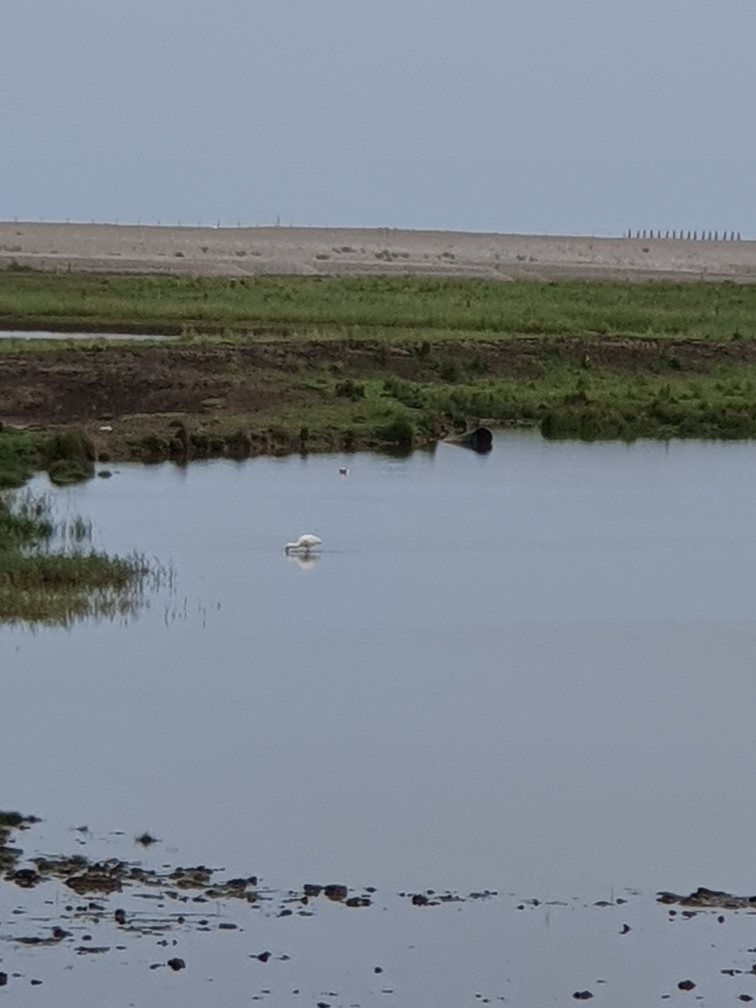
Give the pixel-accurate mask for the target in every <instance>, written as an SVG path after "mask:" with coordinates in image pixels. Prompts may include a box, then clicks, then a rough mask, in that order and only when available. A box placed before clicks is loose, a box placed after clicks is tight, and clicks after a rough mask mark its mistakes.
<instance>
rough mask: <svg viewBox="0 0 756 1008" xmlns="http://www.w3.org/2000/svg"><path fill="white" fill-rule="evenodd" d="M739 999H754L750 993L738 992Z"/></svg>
mask: <svg viewBox="0 0 756 1008" xmlns="http://www.w3.org/2000/svg"><path fill="white" fill-rule="evenodd" d="M738 1001H753V998H752V997H751V995H750V994H738Z"/></svg>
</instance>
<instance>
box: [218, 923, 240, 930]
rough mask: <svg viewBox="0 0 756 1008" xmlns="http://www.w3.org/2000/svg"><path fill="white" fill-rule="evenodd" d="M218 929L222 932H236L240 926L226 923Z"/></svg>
mask: <svg viewBox="0 0 756 1008" xmlns="http://www.w3.org/2000/svg"><path fill="white" fill-rule="evenodd" d="M218 927H219V929H220V930H221V931H235V930H236V929H237V927H238V924H231V923H226V922H224V923H222V924H219V925H218Z"/></svg>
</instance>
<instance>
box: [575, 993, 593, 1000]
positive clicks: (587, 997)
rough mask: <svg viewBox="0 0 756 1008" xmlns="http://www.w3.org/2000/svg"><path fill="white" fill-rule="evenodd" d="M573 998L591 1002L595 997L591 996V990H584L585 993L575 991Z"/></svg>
mask: <svg viewBox="0 0 756 1008" xmlns="http://www.w3.org/2000/svg"><path fill="white" fill-rule="evenodd" d="M572 996H573V997H574V998H575V1000H576V1001H590V1000H591V998H592V997H593V994H591V992H590V991H589V990H584V991H575V993H574V994H573V995H572Z"/></svg>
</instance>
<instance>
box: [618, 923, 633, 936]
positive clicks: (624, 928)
mask: <svg viewBox="0 0 756 1008" xmlns="http://www.w3.org/2000/svg"><path fill="white" fill-rule="evenodd" d="M631 930H632V929H631V927H630V925H629V924H623V925H622V930H621V931H620V934H628V933H629V932H630V931H631Z"/></svg>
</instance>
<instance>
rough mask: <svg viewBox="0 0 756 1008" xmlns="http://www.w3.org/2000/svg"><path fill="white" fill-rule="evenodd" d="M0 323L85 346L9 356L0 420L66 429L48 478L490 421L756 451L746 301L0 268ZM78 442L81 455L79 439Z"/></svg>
mask: <svg viewBox="0 0 756 1008" xmlns="http://www.w3.org/2000/svg"><path fill="white" fill-rule="evenodd" d="M0 325H2V326H5V327H6V328H16V329H18V328H21V329H23V328H24V327H27V328H35V329H39V328H40V327H44V326H46V327H49V328H50V329H53V330H59V331H61V330H62V331H65V330H69V331H73V330H76V331H78V332H81V331H82V330H84V331H87V330H90V331H91V332H92V339H91V341H90V342H89V343H87V342H86V341H85V342H84V343H82V342H81V341H77V342H76V343H74V342H73V341H71V343H70V345H68V346H64V347H63V348H62V347H61V342H60V340H55V341H50V342H49V343H47V344H45V343H44V342H35V345H34V346H33V347H30V346H29V345H28V343H27V344H26V345H21V344H22V341H11V340H9V341H0V393H2V396H3V403H4V407H3V409H4V417H5V419H11V420H13V421H14V422H18V421H21V422H24V423H28V422H33V423H35V424H39V425H42V426H52V425H54V426H55V428H56V429H57V430H58V432H59V436H58V438H57V440H50V439H49V438H48V439H47V441H46V442H45V444H46V445H47V448H46V449H45V450H46V451H48V453H49V456H50V461H49V462H45V463H44V464H45V467H46V468H48V471H49V472H50V475H51V478H53V479H55V480H56V481H58V482H66V481H67V480H70V479H78V478H81V477H82V476H84V475H86V473H87V471H88V469H89V470H91V465H92V460H93V458H94V455H95V454H97V455H100V457H101V458H102V459H103V460H107V459H141V460H144V461H161V460H164V459H169V458H170V459H174V460H176V461H179V462H185V461H188V460H190V459H192V458H206V457H212V456H223V455H225V456H228V457H234V458H241V457H246V456H247V455H257V454H266V453H271V454H285V453H287V452H311V451H324V450H325V451H328V450H342V449H343V450H357V449H360V448H370V449H386V450H391V451H406V450H409V449H411V448H412V447H422V446H426V445H429V444H432V443H433V442H435V441H436V440H438V439H439V438H442V437H444V436H447V435H450V434H455V433H458V432H460V431H461V430H464V429H465V428H466V427H468V426H470V425H471V424H477V423H479V422H488V423H489V424H492V425H501V426H515V427H523V426H524V427H527V426H538V427H540V428H541V430H542V431H543V433H544V434H545V435H546V436H548V437H552V438H556V437H559V438H583V439H589V440H591V439H606V438H610V439H612V438H622V439H626V440H632V439H634V438H638V437H660V438H670V437H709V438H749V437H753V436H754V435H756V405H755V404H756V397H755V396H754V389H755V388H756V339H755V338H754V337H756V287H753V286H747V285H736V284H732V283H717V284H714V283H667V282H649V283H644V284H633V283H627V282H625V283H619V282H616V283H615V282H585V281H581V282H577V281H570V282H567V281H565V282H524V281H523V282H512V283H504V282H491V281H483V280H464V279H428V278H422V279H421V278H413V277H401V278H399V277H396V278H385V277H373V278H328V279H326V278H322V277H314V278H313V277H288V278H287V277H247V278H239V279H229V278H207V277H203V278H192V277H171V276H150V277H138V276H98V275H79V276H77V275H69V274H66V275H51V274H41V273H34V272H21V273H19V272H10V273H9V272H5V273H3V274H2V275H0ZM98 330H99V331H100V332H102V331H104V330H107V331H120V332H124V333H126V332H141V333H150V332H151V333H153V334H155V335H156V336H157V335H159V334H174V335H175V336H177V337H178V338H177V339H176V341H175V342H173V343H171V344H170V345H167V344H165V343H164V344H159V343H157V342H154V343H150V342H149V341H147V342H140V343H139V344H136V343H130V344H129V343H125V342H124V343H121V344H118V343H114V342H113V341H106V340H105V339H103V338H101V337H98V336H97V335H96V333H97V331H98ZM101 420H105V421H107V423H106V424H104V425H103V424H101V423H100V422H99V421H101ZM79 429H84V430H86V431H87V433H88V434H89V437H90V440H89V441H81V440H78V441H77V440H76V439H75V438H74V439H73V440H71V439H70V437H68V435H67V433H66V432H67V431H74V430H79ZM61 432H62V435H63V436H62V437H61V436H60V433H61ZM43 461H44V460H43ZM19 464H20V463H19Z"/></svg>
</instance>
